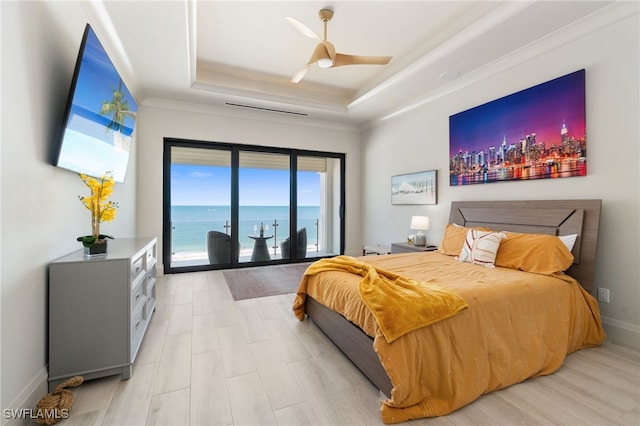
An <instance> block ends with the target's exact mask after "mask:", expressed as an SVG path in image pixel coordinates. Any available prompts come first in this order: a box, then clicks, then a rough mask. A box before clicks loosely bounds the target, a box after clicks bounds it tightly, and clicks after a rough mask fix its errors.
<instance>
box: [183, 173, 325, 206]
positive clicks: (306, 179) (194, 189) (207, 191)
mask: <svg viewBox="0 0 640 426" xmlns="http://www.w3.org/2000/svg"><path fill="white" fill-rule="evenodd" d="M230 199H231V170H230V169H229V168H228V167H213V166H194V165H182V164H173V165H172V166H171V204H172V205H174V206H176V205H183V206H203V205H204V206H226V205H229V204H230ZM319 199H320V175H319V174H318V173H316V172H298V205H300V206H317V205H319ZM240 205H246V206H248V205H252V206H286V205H289V171H288V170H261V169H248V168H243V169H240Z"/></svg>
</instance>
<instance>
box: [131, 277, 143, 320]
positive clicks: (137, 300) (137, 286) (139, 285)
mask: <svg viewBox="0 0 640 426" xmlns="http://www.w3.org/2000/svg"><path fill="white" fill-rule="evenodd" d="M145 281H146V280H144V279H141V280H138V281H136V282H135V283H134V287H133V289H132V290H131V305H130V306H131V311H132V312H133V311H135V310H136V309H138V305H140V304H143V303H144V302H145V299H146V297H145V293H144V291H145V288H144V287H145Z"/></svg>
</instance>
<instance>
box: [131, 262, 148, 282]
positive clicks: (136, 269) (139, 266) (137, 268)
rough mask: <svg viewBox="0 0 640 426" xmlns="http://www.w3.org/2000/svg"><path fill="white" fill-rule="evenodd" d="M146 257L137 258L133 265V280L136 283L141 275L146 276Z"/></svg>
mask: <svg viewBox="0 0 640 426" xmlns="http://www.w3.org/2000/svg"><path fill="white" fill-rule="evenodd" d="M144 272H145V269H144V256H140V257H138V258H136V259H135V260H134V261H133V263H132V264H131V280H132V281H135V280H136V279H137V278H138V276H139V275H140V274H144Z"/></svg>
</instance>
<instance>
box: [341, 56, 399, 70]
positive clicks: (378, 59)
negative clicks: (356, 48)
mask: <svg viewBox="0 0 640 426" xmlns="http://www.w3.org/2000/svg"><path fill="white" fill-rule="evenodd" d="M391 58H393V56H357V55H345V54H342V53H337V54H336V59H335V61H334V62H335V63H334V64H333V66H334V67H342V66H345V65H386V64H388V63H389V61H390V60H391Z"/></svg>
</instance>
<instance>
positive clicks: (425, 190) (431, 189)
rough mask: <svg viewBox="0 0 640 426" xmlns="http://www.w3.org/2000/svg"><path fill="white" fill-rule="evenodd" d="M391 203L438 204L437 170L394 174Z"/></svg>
mask: <svg viewBox="0 0 640 426" xmlns="http://www.w3.org/2000/svg"><path fill="white" fill-rule="evenodd" d="M391 204H395V205H403V204H438V173H437V170H428V171H425V172H417V173H409V174H404V175H396V176H392V177H391Z"/></svg>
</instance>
